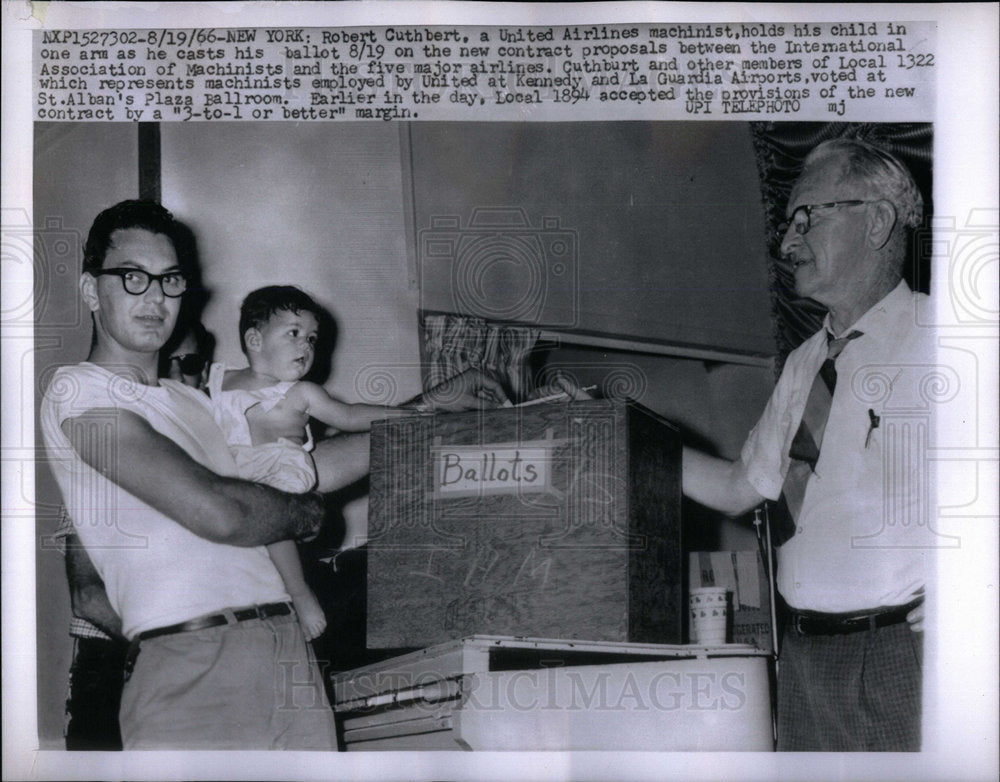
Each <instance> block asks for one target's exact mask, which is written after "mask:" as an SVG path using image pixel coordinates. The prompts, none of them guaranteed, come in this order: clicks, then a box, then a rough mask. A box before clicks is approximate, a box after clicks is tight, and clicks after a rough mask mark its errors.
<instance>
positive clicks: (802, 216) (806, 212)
mask: <svg viewBox="0 0 1000 782" xmlns="http://www.w3.org/2000/svg"><path fill="white" fill-rule="evenodd" d="M873 203H875V202H874V201H856V200H855V201H831V202H830V203H828V204H803V205H802V206H799V207H796V209H795V211H794V212H792V217H791V219H790V220H788V222H785V223H782V224H781V225H779V226H778V235H779V236H784V235H785V234H786V233H788V229H789V228H794V229H795V233H797V234H798V235H799V236H805V235H806V234H807V233H809V229H810V228H812V220H811V218H812V213H813V212H815V211H816V210H817V209H834V208H836V207H838V206H861V205H862V204H873Z"/></svg>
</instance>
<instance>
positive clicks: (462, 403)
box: [423, 369, 507, 411]
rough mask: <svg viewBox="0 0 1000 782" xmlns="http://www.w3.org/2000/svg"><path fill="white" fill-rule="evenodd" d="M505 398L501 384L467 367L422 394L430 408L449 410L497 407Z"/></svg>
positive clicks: (483, 373)
mask: <svg viewBox="0 0 1000 782" xmlns="http://www.w3.org/2000/svg"><path fill="white" fill-rule="evenodd" d="M506 400H507V394H506V393H504V390H503V386H501V385H500V383H499V382H498V381H497V380H496V379H495V378H493V377H491V376H490V375H488V374H486V373H485V372H482V371H480V370H478V369H467V370H466V371H465V372H462V373H461V374H459V375H455V377H453V378H449V379H448V380H445V381H444V382H443V383H439V384H438V385H436V386H434V388H432V389H431V390H430V391H428V392H426V393H425V394H424V396H423V401H424V403H425V404H426V405H428V406H429V407H431V408H432V409H434V410H451V411H460V410H475V409H478V408H482V407H487V408H489V407H499V406H500V405H502V404H503V403H504V402H505V401H506Z"/></svg>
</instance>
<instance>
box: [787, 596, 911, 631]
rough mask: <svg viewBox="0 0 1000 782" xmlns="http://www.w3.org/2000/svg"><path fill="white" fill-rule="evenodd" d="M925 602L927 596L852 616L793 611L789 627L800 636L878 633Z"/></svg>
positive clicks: (896, 622)
mask: <svg viewBox="0 0 1000 782" xmlns="http://www.w3.org/2000/svg"><path fill="white" fill-rule="evenodd" d="M923 602H924V599H923V597H918V598H917V599H916V600H914V601H912V602H910V603H907V604H906V605H904V606H891V607H888V608H877V609H875V610H873V611H864V612H860V613H849V614H824V613H821V612H819V611H796V610H794V609H793V610H792V615H791V622H790V624H789V627H790V628H791V629H792V630H793V631H794V632H795V633H797V634H798V635H849V634H851V633H860V632H863V631H865V630H875V629H877V628H879V627H888V626H890V625H895V624H899V623H900V622H905V621H906V615H907V614H908V613H910V611H912V610H913V609H914V608H916V607H917V606H918V605H920V604H921V603H923Z"/></svg>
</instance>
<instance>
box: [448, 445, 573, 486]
mask: <svg viewBox="0 0 1000 782" xmlns="http://www.w3.org/2000/svg"><path fill="white" fill-rule="evenodd" d="M552 446H553V441H552V440H536V441H530V442H526V443H518V444H510V443H500V444H497V445H436V446H433V447H432V448H431V459H433V460H434V496H435V497H482V496H486V495H490V494H512V493H513V494H519V493H529V492H546V491H549V490H550V483H551V474H552V471H551V466H552V450H553V449H552Z"/></svg>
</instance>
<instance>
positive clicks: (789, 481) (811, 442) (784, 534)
mask: <svg viewBox="0 0 1000 782" xmlns="http://www.w3.org/2000/svg"><path fill="white" fill-rule="evenodd" d="M861 334H862V332H860V331H852V332H851V333H850V334H848V335H847V336H846V337H841V338H839V339H834V338H833V335H832V334H830V333H829V332H827V353H826V361H824V362H823V366H821V367H820V369H819V373H818V374H817V375H816V379H815V380H813V384H812V388H811V389H810V391H809V399H808V400H807V401H806V407H805V411H804V412H803V413H802V422H801V423H800V424H799V429H798V431H797V432H796V433H795V438H794V439H793V440H792V444H791V446H790V447H789V449H788V456H789V459H791V464H790V465H789V467H788V474H787V475H786V476H785V483H784V485H783V486H782V487H781V492H782V495H783V496H784V498H785V503H786V504H787V506H788V511H789V514H790V515H791V521H792V524H791V525H789V526H785V525H779V529H778V530H777V531H776V533H777V534H776V537H777V539H776V541H775V545H777V546H780V545H781V544H782V543H784V542H785V541H786V540H788V539H789V538H790V537H792V535H793V534H795V524H794V522H795V521H797V520H798V518H799V513H800V512H801V510H802V500H803V498H804V497H805V495H806V484H808V483H809V478H810V477H812V474H813V473H814V472H815V470H816V462H818V461H819V449H820V447H821V446H822V444H823V434H824V432H825V431H826V422H827V419H828V418H829V417H830V406H831V405H832V404H833V392H834V390H835V389H836V387H837V366H836V361H837V356H839V355H840V354H841V352H842V351H843V349H844V348H845V347H847V343H848V342H850V341H851V340H852V339H857V338H858V337H860V336H861Z"/></svg>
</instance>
